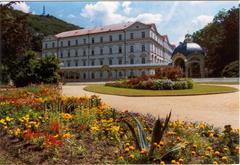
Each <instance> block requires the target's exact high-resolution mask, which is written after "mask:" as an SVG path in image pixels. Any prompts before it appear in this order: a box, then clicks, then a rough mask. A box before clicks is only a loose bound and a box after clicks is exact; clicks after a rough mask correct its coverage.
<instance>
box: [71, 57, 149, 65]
mask: <svg viewBox="0 0 240 165" xmlns="http://www.w3.org/2000/svg"><path fill="white" fill-rule="evenodd" d="M82 62H83V66H86V64H87V63H86V62H87V61H86V60H82ZM141 63H142V64H145V63H146V59H145V58H144V57H143V58H141ZM74 64H75V66H80V65H79V60H74ZM99 64H100V65H105V64H104V60H103V59H100V60H99ZM112 64H113V61H112V59H111V58H110V59H108V65H112ZM122 64H123V61H122V59H118V65H122ZM130 64H134V58H130ZM90 65H91V66H94V65H95V60H91V61H90ZM66 66H67V67H70V66H71V61H70V60H68V61H67V63H66Z"/></svg>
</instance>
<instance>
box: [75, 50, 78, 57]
mask: <svg viewBox="0 0 240 165" xmlns="http://www.w3.org/2000/svg"><path fill="white" fill-rule="evenodd" d="M77 56H78V50H77V49H76V50H75V57H77Z"/></svg>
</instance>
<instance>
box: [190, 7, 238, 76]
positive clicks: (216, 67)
mask: <svg viewBox="0 0 240 165" xmlns="http://www.w3.org/2000/svg"><path fill="white" fill-rule="evenodd" d="M238 36H239V7H237V8H235V7H233V8H231V9H230V10H228V11H225V10H222V11H220V12H219V13H218V14H217V15H216V16H215V17H214V19H213V22H212V23H209V24H208V25H207V26H205V27H204V28H203V29H201V30H199V31H196V32H195V33H193V40H194V42H196V43H198V44H200V45H201V46H202V47H203V48H204V49H205V51H206V58H205V59H206V66H207V68H208V70H209V76H214V77H215V76H221V71H222V70H223V68H224V67H225V66H226V65H227V64H229V63H230V62H232V61H235V60H238V58H239V57H238V53H239V39H238Z"/></svg>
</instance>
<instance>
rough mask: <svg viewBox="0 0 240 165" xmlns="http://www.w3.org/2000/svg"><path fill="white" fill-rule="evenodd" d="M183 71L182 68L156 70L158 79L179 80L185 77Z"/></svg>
mask: <svg viewBox="0 0 240 165" xmlns="http://www.w3.org/2000/svg"><path fill="white" fill-rule="evenodd" d="M183 75H184V74H183V71H182V69H181V68H180V67H165V68H160V69H157V70H156V77H158V78H167V79H170V80H174V81H175V80H178V79H180V78H182V77H183Z"/></svg>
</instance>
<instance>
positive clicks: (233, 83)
mask: <svg viewBox="0 0 240 165" xmlns="http://www.w3.org/2000/svg"><path fill="white" fill-rule="evenodd" d="M198 84H220V85H221V84H222V85H238V84H239V82H198Z"/></svg>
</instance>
